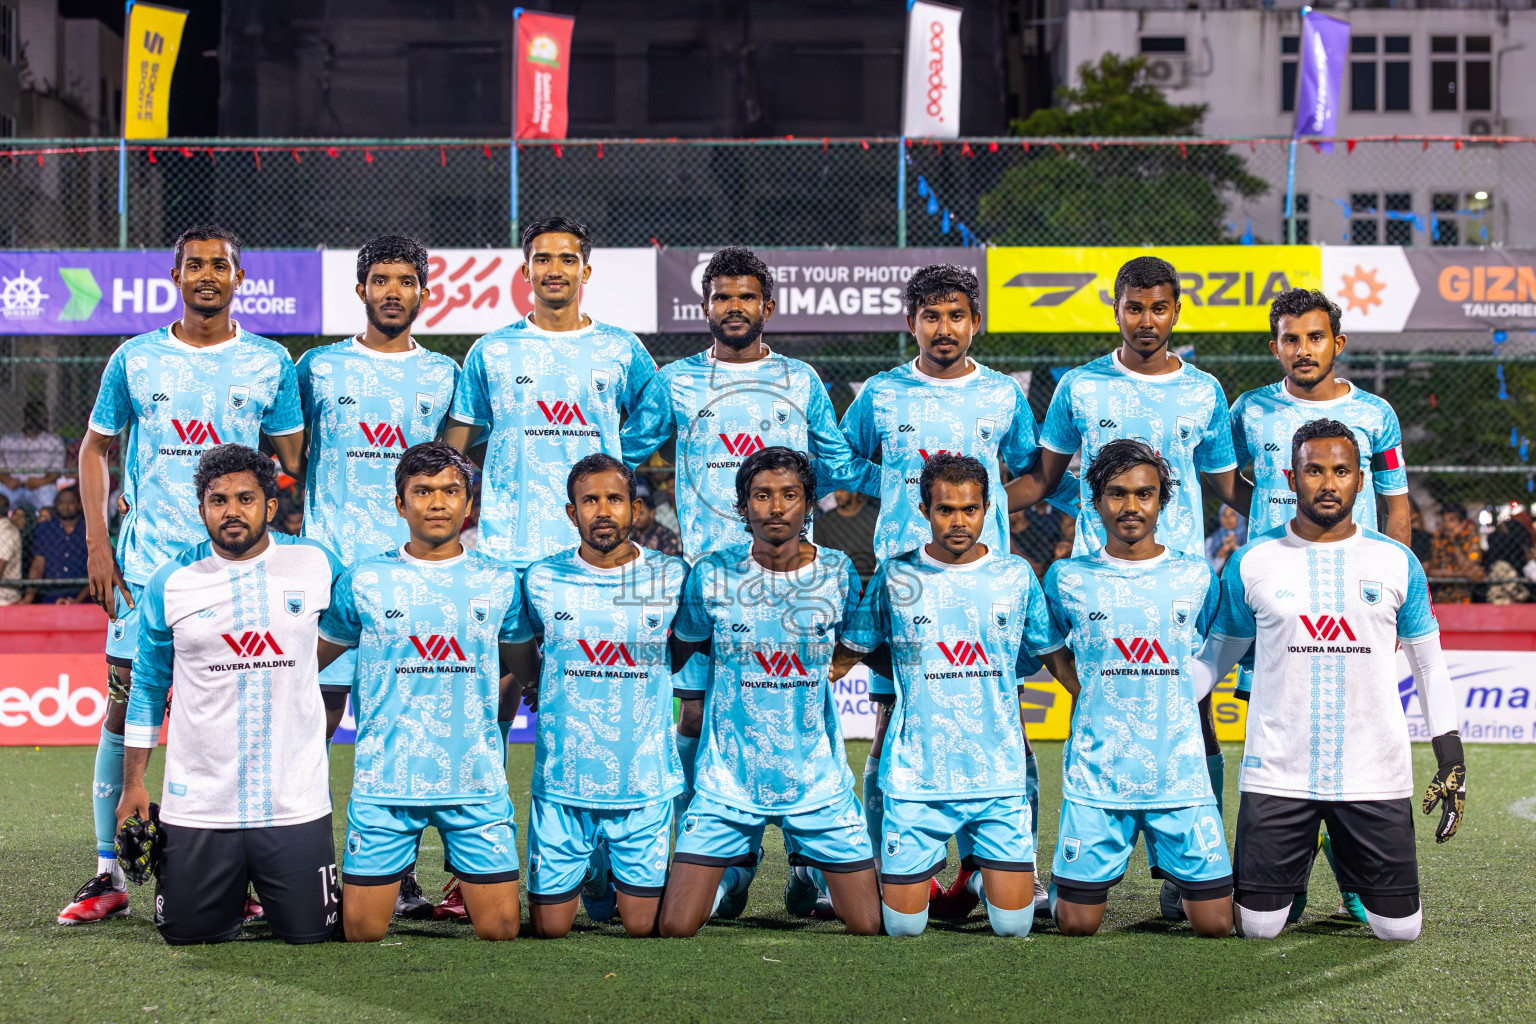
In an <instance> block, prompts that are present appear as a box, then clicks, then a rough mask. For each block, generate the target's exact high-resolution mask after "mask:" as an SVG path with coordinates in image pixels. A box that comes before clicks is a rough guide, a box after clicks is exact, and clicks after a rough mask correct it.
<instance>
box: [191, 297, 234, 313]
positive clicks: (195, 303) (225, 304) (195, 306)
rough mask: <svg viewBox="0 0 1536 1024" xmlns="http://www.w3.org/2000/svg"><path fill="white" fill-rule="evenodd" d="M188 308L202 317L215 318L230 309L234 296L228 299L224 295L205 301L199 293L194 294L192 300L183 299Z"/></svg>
mask: <svg viewBox="0 0 1536 1024" xmlns="http://www.w3.org/2000/svg"><path fill="white" fill-rule="evenodd" d="M182 301H183V302H185V303H186V307H187V308H188V309H190V310H191V311H192V312H194V313H196V314H197V315H198V316H201V317H215V316H218V315H219V314H220V313H222V312H224V311H225V310H226V309H228V308H229V306H230V303H231V302H233V301H234V298H233V296H231V297H230V298H228V299H226V298H224V297H223V296H222V295H217V294H216V295H215V296H214V297H213V298H212V299H205V298H203V297H202V296H201V295H199V294H198V293H197V292H193V293H192V297H191V298H190V299H183V300H182Z"/></svg>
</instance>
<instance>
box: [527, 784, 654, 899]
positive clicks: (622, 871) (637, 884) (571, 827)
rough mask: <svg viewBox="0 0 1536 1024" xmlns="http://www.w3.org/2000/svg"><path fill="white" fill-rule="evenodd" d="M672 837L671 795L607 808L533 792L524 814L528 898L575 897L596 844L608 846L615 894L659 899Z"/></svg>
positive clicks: (585, 875) (585, 874) (584, 877)
mask: <svg viewBox="0 0 1536 1024" xmlns="http://www.w3.org/2000/svg"><path fill="white" fill-rule="evenodd" d="M671 838H672V801H671V800H670V799H667V800H658V801H656V802H655V803H653V804H647V805H646V806H644V807H615V808H613V809H611V810H609V809H603V808H596V807H571V806H570V805H568V804H562V803H556V802H555V801H553V800H548V799H545V798H543V797H537V796H536V797H534V798H533V806H532V808H531V809H530V810H529V812H528V902H530V903H565V902H566V901H567V900H573V899H575V898H576V894H577V892H578V891H579V890H580V889H581V883H582V882H583V881H584V880H585V879H586V877H587V866H588V864H589V863H590V862H591V860H592V854H593V851H595V850H596V849H597V845H598V844H599V843H602V844H603V845H604V846H606V847H607V849H608V864H609V867H610V868H611V870H612V871H613V884H614V885H615V886H617V887H618V890H619V891H620V892H623V893H628V894H629V895H631V896H648V897H659V896H660V895H661V890H662V889H663V888H665V887H666V884H667V848H668V846H669V845H670V840H671Z"/></svg>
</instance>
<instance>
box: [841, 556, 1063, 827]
mask: <svg viewBox="0 0 1536 1024" xmlns="http://www.w3.org/2000/svg"><path fill="white" fill-rule="evenodd" d="M842 642H843V644H845V645H846V646H848V647H850V648H852V649H853V650H856V651H861V652H865V653H867V652H869V651H872V650H874V649H875V648H876V647H879V646H880V645H881V644H882V643H884V644H888V645H889V646H890V651H891V665H892V668H894V669H895V674H896V679H895V684H894V685H895V689H894V691H893V692H894V693H895V694H896V702H895V707H894V708H893V709H892V713H891V722H890V725H889V727H888V728H887V729H886V733H885V750H884V753H883V754H882V756H881V759H880V788H881V790H882V791H883V792H884V793H885V794H886V795H887V796H888V797H892V798H896V799H901V800H924V801H934V800H978V799H983V798H986V797H993V796H1008V795H1022V794H1023V793H1024V792H1025V771H1026V766H1025V750H1024V734H1023V733H1022V732H1021V731H1020V729H1019V695H1018V687H1019V675H1018V673H1017V664H1018V661H1019V656H1020V654H1021V653H1023V652H1028V654H1032V655H1037V656H1038V655H1041V654H1047V653H1049V652H1051V651H1054V650H1056V649H1057V648H1059V647H1061V645H1062V639H1061V637H1060V636H1059V635H1058V634H1057V633H1056V631H1055V629H1054V627H1053V626H1052V625H1051V617H1050V613H1049V611H1048V610H1047V609H1046V606H1045V595H1044V594H1043V593H1041V591H1040V584H1039V582H1037V581H1036V579H1035V573H1034V570H1033V569H1031V568H1030V565H1029V562H1027V561H1025V560H1024V559H1022V558H1019V557H1018V556H1017V555H1010V554H1005V553H998V552H996V551H988V552H987V553H986V554H985V555H983V556H982V557H981V558H978V559H977V560H976V561H974V562H969V563H966V564H964V565H945V564H943V563H941V562H938V561H937V560H935V559H934V557H933V556H932V555H930V554H928V552H927V551H926V550H925V549H924V548H918V549H916V550H915V551H908V552H906V553H904V554H901V555H898V556H896V557H895V558H892V559H890V560H888V561H887V562H885V564H883V565H882V566H880V568H879V570H878V571H877V572H876V573H875V575H874V578H872V579H871V580H870V581H869V586H868V587H867V588H865V593H864V599H863V601H862V602H861V603H860V605H859V613H858V615H856V616H855V617H854V621H853V625H852V627H851V628H850V629H849V630H848V632H847V634H846V635H845V636H844V637H843V638H842ZM885 683H886V680H884V679H881V678H880V677H878V676H874V677H871V686H870V692H871V693H872V694H873V693H876V692H878V691H877V686H883V685H884V684H885ZM888 692H892V691H888Z"/></svg>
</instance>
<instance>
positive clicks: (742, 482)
mask: <svg viewBox="0 0 1536 1024" xmlns="http://www.w3.org/2000/svg"><path fill="white" fill-rule="evenodd" d="M775 469H787V470H789V471H790V472H791V473H794V474H795V475H796V476H798V477H799V478H800V486H801V488H803V489H804V491H805V525H804V526H802V527H801V531H802V532H804V530H805V529H806V528H807V527H809V526H810V525H811V517H812V515H813V514H814V513H815V511H816V469H815V467H814V466H812V465H811V460H810V459H808V458H807V457H806V456H805V454H804V453H803V452H797V451H795V450H794V449H793V448H785V447H784V446H783V445H773V446H771V447H768V448H759V449H758V450H757V451H755V452H753V453H752V454H751V455H748V456H747V457H746V460H745V461H743V462H742V464H741V468H740V469H738V470H736V514H737V515H738V516H740V517H741V521H742V522H743V523H746V524H747V528H748V529H749V530H750V529H751V520H750V519H748V518H747V507H748V499H749V498H750V496H751V494H752V481H753V480H754V479H755V478H756V477H757V474H759V473H766V472H769V471H771V470H775Z"/></svg>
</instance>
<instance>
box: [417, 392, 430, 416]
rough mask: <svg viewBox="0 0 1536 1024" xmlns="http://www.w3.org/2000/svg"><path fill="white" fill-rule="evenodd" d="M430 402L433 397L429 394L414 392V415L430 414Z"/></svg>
mask: <svg viewBox="0 0 1536 1024" xmlns="http://www.w3.org/2000/svg"><path fill="white" fill-rule="evenodd" d="M432 402H433V399H432V396H431V395H427V394H423V393H422V392H420V391H418V392H416V415H418V416H431V415H432Z"/></svg>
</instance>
